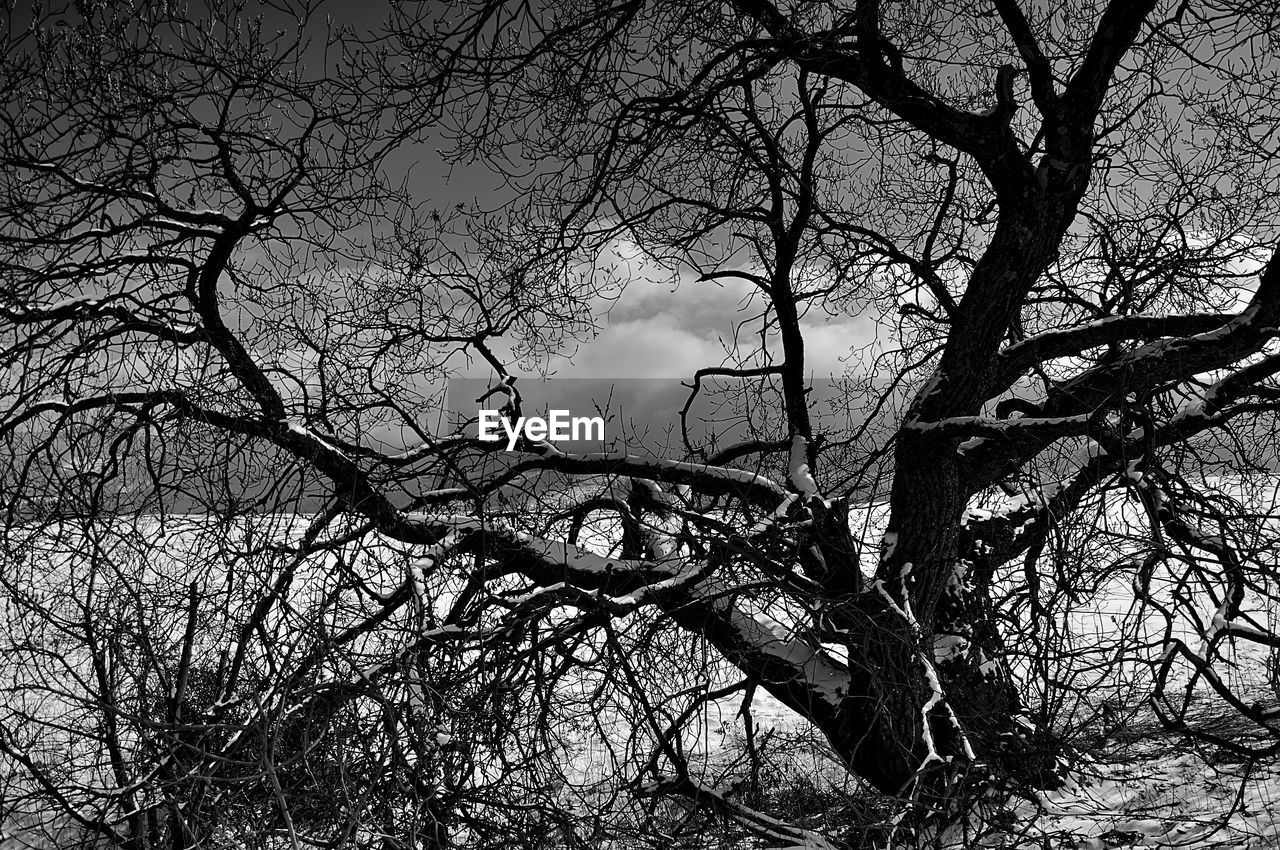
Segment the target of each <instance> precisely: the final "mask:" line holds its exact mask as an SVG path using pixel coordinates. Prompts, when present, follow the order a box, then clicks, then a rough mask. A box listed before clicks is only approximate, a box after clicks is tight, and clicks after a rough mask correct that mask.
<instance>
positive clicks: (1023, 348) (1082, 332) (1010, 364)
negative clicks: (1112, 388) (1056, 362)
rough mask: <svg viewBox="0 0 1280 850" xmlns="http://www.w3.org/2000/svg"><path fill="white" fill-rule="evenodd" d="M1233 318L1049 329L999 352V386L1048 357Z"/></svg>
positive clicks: (1120, 320)
mask: <svg viewBox="0 0 1280 850" xmlns="http://www.w3.org/2000/svg"><path fill="white" fill-rule="evenodd" d="M1233 318H1235V315H1234V314H1232V313H1194V314H1190V315H1184V316H1160V315H1143V314H1139V315H1131V316H1107V317H1106V318H1104V319H1099V320H1097V321H1096V322H1089V323H1088V324H1084V325H1079V326H1077V327H1073V328H1063V329H1059V330H1052V331H1046V332H1044V333H1040V334H1036V335H1035V336H1032V337H1028V338H1027V339H1024V340H1021V341H1020V342H1016V343H1014V344H1013V345H1010V346H1009V347H1008V348H1006V349H1005V350H1004V351H1002V352H1000V354H999V355H997V360H998V363H999V367H998V368H999V373H1000V378H999V382H1000V383H999V386H1000V387H1001V388H1002V389H1003V388H1004V387H1007V386H1010V385H1012V384H1013V383H1014V382H1015V381H1016V380H1017V379H1018V378H1019V377H1021V376H1022V375H1023V374H1024V373H1025V372H1026V371H1027V370H1028V369H1030V368H1031V367H1032V366H1034V365H1035V364H1037V363H1043V362H1045V361H1047V360H1053V359H1055V358H1059V357H1070V356H1072V355H1077V354H1080V353H1081V352H1083V351H1086V350H1088V349H1090V348H1096V347H1098V346H1102V345H1107V344H1109V343H1113V342H1120V341H1122V340H1129V339H1153V338H1156V337H1164V336H1187V335H1190V334H1197V333H1204V332H1206V331H1211V330H1213V329H1215V328H1218V327H1221V326H1222V325H1224V324H1226V323H1227V322H1229V321H1230V320H1231V319H1233Z"/></svg>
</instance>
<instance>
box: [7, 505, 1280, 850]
mask: <svg viewBox="0 0 1280 850" xmlns="http://www.w3.org/2000/svg"><path fill="white" fill-rule="evenodd" d="M1211 483H1212V484H1213V485H1215V486H1217V487H1219V488H1220V489H1222V490H1223V491H1239V487H1238V486H1237V485H1236V483H1235V482H1231V481H1225V480H1217V481H1214V482H1211ZM1002 498H1003V499H1005V504H1004V505H1002V504H1001V503H1000V500H993V501H992V503H991V504H987V505H984V506H982V507H981V509H982V510H1000V509H1002V507H1007V501H1008V500H1007V497H1002ZM1275 498H1276V486H1275V483H1274V481H1272V482H1269V483H1268V484H1267V486H1265V487H1262V488H1258V489H1256V490H1255V492H1253V493H1252V494H1250V496H1249V501H1252V502H1255V503H1257V502H1259V500H1260V501H1261V502H1262V503H1265V504H1260V505H1259V506H1260V507H1270V506H1271V504H1272V503H1274V500H1275ZM1134 511H1135V506H1134V505H1133V504H1132V503H1128V502H1125V501H1124V500H1118V501H1117V502H1116V503H1115V504H1108V507H1107V510H1106V512H1105V515H1104V516H1103V517H1102V518H1101V520H1100V522H1099V524H1100V526H1108V525H1109V526H1111V527H1114V529H1115V530H1116V533H1117V539H1119V538H1120V537H1122V536H1123V535H1124V534H1128V533H1130V532H1132V530H1133V528H1135V526H1140V525H1141V521H1142V518H1141V516H1138V515H1135V513H1134ZM886 518H887V514H886V510H885V508H884V506H882V505H872V506H860V507H857V508H855V509H854V510H853V511H852V513H851V517H850V519H851V524H852V526H853V529H854V533H855V537H857V538H859V539H863V540H868V541H878V540H879V539H880V537H881V535H882V533H883V530H884V523H885V521H886ZM286 524H287V525H289V526H290V527H291V533H298V532H300V530H301V528H302V526H303V524H304V523H303V521H302V520H301V519H294V520H292V521H290V522H288V523H286ZM277 530H278V529H277ZM155 539H156V540H157V541H159V542H161V543H162V545H163V551H164V552H165V553H166V559H167V560H169V562H170V563H171V564H178V563H181V562H183V561H184V560H185V559H187V558H188V557H190V549H191V546H192V543H191V541H190V540H189V539H188V537H187V534H186V532H184V531H183V522H182V521H181V519H178V520H175V521H174V522H171V523H169V524H168V525H167V527H166V529H164V530H163V531H161V530H160V529H159V528H156V529H155ZM1106 540H1107V538H1106V537H1105V535H1104V542H1103V543H1102V544H1100V545H1103V546H1104V547H1105V546H1109V545H1113V544H1111V543H1107V542H1106ZM72 554H73V553H71V552H64V553H63V555H64V558H68V559H69V558H70V557H72ZM1112 554H1113V555H1114V554H1115V552H1112ZM877 555H878V549H877V548H876V547H874V546H868V547H866V548H865V549H864V551H863V567H864V570H865V571H866V572H868V573H869V572H870V571H871V570H872V569H874V566H875V561H876V558H877ZM69 563H70V561H69V560H63V561H62V564H63V566H64V567H65V566H66V565H67V564H69ZM316 566H317V568H321V567H322V566H323V565H316ZM152 568H153V569H159V570H160V571H161V572H164V571H165V568H164V567H163V566H160V567H157V566H156V565H155V564H154V563H153V564H152ZM58 572H59V568H58V567H57V566H54V565H51V566H50V569H49V571H48V575H49V576H50V577H56V575H57V574H58ZM1128 581H1129V580H1128V579H1127V578H1124V577H1122V576H1118V577H1117V578H1115V579H1114V580H1113V581H1112V583H1111V584H1109V585H1104V586H1101V587H1099V588H1097V589H1096V591H1095V592H1094V593H1092V594H1090V595H1089V597H1088V598H1087V599H1082V600H1080V601H1079V603H1078V604H1076V605H1074V606H1073V607H1072V608H1071V609H1070V610H1069V612H1068V615H1067V616H1066V617H1065V618H1064V619H1063V621H1062V622H1061V623H1060V624H1059V625H1060V627H1061V629H1062V631H1063V633H1064V634H1065V635H1067V636H1068V637H1069V638H1070V639H1071V640H1072V641H1073V644H1072V645H1074V646H1078V647H1080V652H1079V654H1078V655H1077V656H1076V657H1075V658H1073V659H1071V660H1070V661H1069V662H1064V663H1063V666H1062V667H1061V669H1058V670H1055V671H1053V674H1054V675H1056V676H1062V677H1068V678H1070V679H1071V681H1072V682H1073V683H1075V684H1076V685H1077V686H1079V687H1080V688H1081V690H1082V691H1083V694H1082V695H1081V696H1080V697H1079V700H1080V702H1078V703H1077V704H1076V705H1075V706H1074V707H1075V709H1076V710H1086V709H1088V710H1094V709H1096V710H1097V711H1098V712H1101V713H1100V714H1099V718H1100V719H1099V723H1101V724H1102V725H1105V726H1106V727H1107V729H1106V732H1107V733H1108V734H1107V735H1106V737H1105V739H1102V740H1100V741H1099V743H1098V746H1097V747H1096V751H1095V752H1092V753H1091V755H1090V758H1091V761H1088V762H1087V763H1086V764H1085V768H1084V770H1083V771H1082V772H1081V773H1080V774H1079V775H1077V776H1075V777H1073V779H1072V781H1071V782H1070V783H1069V784H1068V785H1067V786H1066V787H1064V788H1062V789H1059V790H1057V791H1053V792H1049V793H1045V794H1043V795H1042V796H1041V797H1040V799H1039V800H1036V801H1031V800H1024V801H1017V802H1016V803H1015V804H1014V805H1011V806H1010V807H1009V809H1008V811H1007V812H1006V817H1005V818H1004V820H1003V821H1002V823H1001V828H1000V829H999V830H995V831H992V832H988V833H987V834H985V835H983V836H968V837H966V836H963V835H960V834H955V835H951V836H949V837H947V839H946V841H947V842H948V843H950V844H951V846H956V847H962V846H992V847H1015V846H1024V847H1028V848H1030V847H1045V848H1047V847H1064V848H1088V850H1104V849H1105V848H1121V847H1169V848H1174V847H1178V848H1250V850H1261V849H1262V848H1269V847H1276V848H1280V759H1277V760H1273V761H1272V762H1268V763H1250V762H1247V761H1245V760H1243V759H1241V758H1239V757H1237V756H1232V755H1231V754H1229V753H1224V752H1222V751H1218V750H1216V749H1215V748H1212V747H1196V746H1192V745H1191V744H1188V743H1186V742H1184V741H1182V740H1181V739H1180V738H1179V736H1176V735H1174V734H1171V733H1168V732H1166V731H1164V730H1162V729H1161V728H1160V726H1159V723H1158V721H1157V719H1156V717H1155V716H1154V714H1153V713H1152V711H1151V710H1150V708H1149V707H1148V706H1147V705H1146V704H1145V699H1146V697H1147V695H1149V693H1150V690H1151V667H1150V666H1149V665H1144V664H1143V663H1141V662H1140V661H1139V660H1138V659H1137V658H1136V656H1135V657H1134V658H1129V657H1119V656H1116V655H1115V654H1114V653H1112V652H1111V649H1112V648H1113V647H1114V646H1115V645H1116V643H1117V638H1118V637H1119V636H1120V635H1121V634H1123V635H1125V637H1126V639H1127V640H1134V639H1138V640H1139V641H1152V642H1155V643H1157V644H1158V641H1159V640H1160V639H1162V638H1163V637H1164V636H1165V634H1166V632H1167V633H1169V634H1173V635H1174V636H1176V637H1180V638H1182V639H1183V640H1185V641H1187V642H1188V644H1194V643H1195V641H1196V640H1197V639H1198V637H1199V635H1198V633H1197V631H1196V626H1195V624H1194V623H1192V622H1190V621H1188V620H1179V621H1178V622H1176V623H1174V624H1172V626H1170V625H1169V624H1166V623H1163V622H1161V623H1156V622H1154V621H1153V620H1152V619H1151V614H1150V612H1147V611H1144V610H1142V609H1140V608H1138V607H1136V606H1135V605H1134V603H1133V599H1134V594H1133V592H1132V588H1131V586H1130V585H1129V584H1128ZM55 584H56V582H54V581H50V587H51V588H52V587H53V586H54V585H55ZM1157 584H1158V582H1157ZM1272 590H1273V591H1274V588H1273V589H1272ZM1152 592H1153V596H1154V597H1157V598H1158V597H1159V594H1160V593H1161V592H1162V591H1161V589H1160V588H1159V587H1155V588H1154V589H1153V591H1152ZM438 603H439V607H440V608H441V609H443V608H447V603H448V600H438ZM1201 608H1202V609H1203V610H1202V611H1201V612H1200V616H1201V618H1202V620H1203V622H1213V618H1214V608H1215V606H1214V604H1213V603H1212V601H1211V600H1208V599H1205V600H1204V602H1203V605H1202V606H1201ZM1244 613H1245V614H1246V616H1248V617H1251V618H1252V619H1253V620H1254V621H1255V622H1258V623H1260V624H1266V625H1275V624H1276V622H1277V620H1280V611H1276V610H1274V607H1273V606H1272V605H1270V604H1264V603H1263V602H1262V601H1260V598H1259V596H1258V595H1257V594H1252V595H1251V596H1250V597H1249V598H1247V599H1246V602H1245V606H1244ZM1155 654H1156V655H1157V656H1158V652H1157V653H1155ZM1273 662H1274V659H1273V658H1272V656H1271V653H1270V652H1269V651H1268V650H1267V649H1266V648H1265V647H1262V646H1259V645H1258V644H1254V643H1249V642H1245V641H1239V642H1236V643H1235V644H1234V645H1228V646H1227V647H1226V650H1225V651H1224V654H1223V658H1222V659H1221V660H1220V661H1218V662H1216V665H1215V669H1216V670H1217V672H1218V674H1219V675H1220V676H1221V677H1222V679H1223V681H1224V682H1227V683H1228V684H1230V685H1231V686H1232V687H1233V688H1234V689H1236V690H1237V691H1238V692H1239V693H1240V694H1242V696H1244V697H1245V698H1246V700H1247V701H1256V702H1258V703H1259V704H1261V705H1262V706H1264V707H1266V708H1267V709H1270V708H1273V707H1274V706H1275V705H1276V703H1277V694H1276V693H1275V691H1274V690H1273V688H1272V686H1271V684H1270V681H1269V679H1268V675H1267V671H1268V669H1269V668H1270V667H1272V666H1273ZM1179 677H1181V678H1179ZM1172 681H1173V682H1175V683H1176V684H1181V683H1183V682H1185V681H1188V677H1187V671H1186V670H1180V671H1178V672H1177V673H1176V674H1175V676H1174V677H1173V679H1172ZM742 708H743V707H742V705H741V698H740V697H737V698H730V699H725V700H722V701H719V702H716V703H712V704H710V705H708V706H706V707H705V708H704V709H703V710H702V711H701V712H700V713H699V714H698V716H696V717H695V718H693V720H692V722H691V724H690V732H689V736H688V739H687V741H686V744H687V745H688V746H689V756H690V760H691V763H693V764H698V765H701V766H702V768H703V769H704V770H705V772H706V775H707V776H709V777H711V778H713V779H714V778H716V776H717V775H718V774H719V773H720V772H721V771H722V770H723V771H724V773H723V776H722V778H724V779H726V780H727V779H729V778H731V777H730V776H729V775H728V771H729V770H730V768H731V765H733V764H734V760H735V759H737V760H738V761H737V762H736V764H737V766H738V767H739V768H740V766H741V752H742V748H743V746H744V744H743V742H744V734H745V728H744V719H743V711H742ZM750 715H751V720H752V722H753V723H754V727H755V733H756V736H757V740H762V739H763V740H766V741H772V742H774V746H775V748H776V749H775V752H776V753H777V754H778V756H779V759H780V761H782V762H784V763H785V775H784V776H783V777H782V779H784V780H788V779H789V780H790V781H797V780H798V779H801V778H803V779H804V780H805V781H808V782H811V783H816V784H818V785H822V786H823V787H828V786H830V787H834V788H836V790H838V791H847V792H849V793H856V789H855V788H854V787H853V784H852V783H851V782H850V781H849V780H848V779H847V778H845V777H843V776H842V773H841V771H840V770H839V768H838V767H837V766H836V765H835V764H834V761H833V759H832V757H831V755H830V753H829V752H828V750H827V749H826V747H825V745H824V744H823V742H822V741H821V740H820V739H819V738H818V737H817V736H816V735H814V734H812V733H811V732H809V731H807V730H806V728H805V724H804V723H803V722H802V721H800V720H799V719H798V718H796V717H795V716H794V715H793V714H792V713H791V712H789V711H788V710H787V709H785V708H784V707H782V706H781V705H780V704H778V703H777V702H776V701H775V700H773V699H772V698H771V697H769V696H768V695H767V694H763V693H760V692H758V693H757V694H756V696H755V698H754V701H753V702H752V704H751V711H750ZM1188 717H1189V719H1190V721H1191V723H1192V725H1193V726H1195V727H1196V728H1201V729H1205V730H1208V731H1216V732H1219V733H1222V734H1223V735H1224V737H1232V738H1237V739H1245V740H1250V736H1251V735H1252V734H1253V733H1254V731H1256V727H1255V726H1252V724H1250V723H1249V722H1248V721H1247V720H1246V719H1244V718H1241V717H1239V716H1237V715H1234V714H1230V713H1229V712H1227V711H1226V710H1225V707H1224V706H1222V705H1221V704H1220V703H1218V702H1215V700H1214V699H1213V698H1212V697H1211V696H1206V695H1204V694H1202V693H1200V692H1196V693H1195V694H1194V698H1193V700H1192V704H1191V706H1190V709H1189V712H1188ZM610 730H613V731H610ZM630 732H631V730H630V729H628V728H626V726H625V722H624V721H623V720H622V719H621V718H618V717H598V718H597V724H596V727H595V729H594V730H586V731H583V732H582V733H581V735H580V736H579V737H578V739H577V740H575V741H572V742H571V743H572V747H571V750H572V757H571V759H570V761H569V763H567V764H565V765H563V768H562V770H563V773H564V775H565V776H566V777H567V778H568V779H569V782H568V783H567V785H568V786H569V787H570V788H576V789H578V792H575V793H586V792H587V789H590V788H592V787H594V786H596V785H597V783H599V782H602V781H605V780H609V779H611V778H613V777H614V776H615V774H616V772H617V770H618V769H619V765H618V762H617V760H616V753H617V752H618V751H619V743H620V742H621V741H624V740H626V739H627V738H628V737H629V736H630ZM1253 743H1257V744H1265V743H1266V742H1265V741H1264V740H1262V739H1260V738H1259V739H1256V740H1253ZM580 799H581V798H580ZM805 825H806V826H809V827H811V828H818V829H821V828H822V827H823V826H824V825H829V824H827V823H826V821H825V820H824V816H823V815H822V814H814V815H812V816H809V818H808V820H807V821H806V822H805ZM0 830H3V832H0V850H17V848H25V847H37V846H39V847H56V846H60V845H61V843H62V842H61V841H60V839H58V838H57V836H56V835H55V836H52V837H46V838H45V839H43V840H36V839H34V838H33V836H32V835H31V834H30V833H27V832H24V831H22V830H21V829H19V828H17V825H15V824H13V823H5V824H3V825H0Z"/></svg>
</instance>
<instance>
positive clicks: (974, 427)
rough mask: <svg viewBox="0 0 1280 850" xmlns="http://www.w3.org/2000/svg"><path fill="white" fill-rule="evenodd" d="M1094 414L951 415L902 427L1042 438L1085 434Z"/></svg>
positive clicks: (974, 435)
mask: <svg viewBox="0 0 1280 850" xmlns="http://www.w3.org/2000/svg"><path fill="white" fill-rule="evenodd" d="M1093 418H1094V417H1093V414H1083V413H1082V414H1078V415H1075V416H1045V417H1019V418H1017V419H992V418H990V417H987V416H953V417H951V418H949V419H938V420H935V421H932V422H923V421H920V420H915V421H912V422H908V423H907V424H906V425H904V426H903V430H904V431H911V432H914V433H917V434H933V435H936V436H940V437H963V438H965V439H966V440H972V439H975V438H982V439H999V438H1004V439H1010V438H1012V439H1016V438H1019V437H1035V438H1039V439H1044V438H1056V437H1073V436H1079V435H1082V434H1085V433H1087V432H1088V430H1089V427H1090V425H1091V424H1092V422H1093ZM972 447H973V446H972V444H970V445H969V446H966V450H968V449H971V448H972Z"/></svg>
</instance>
